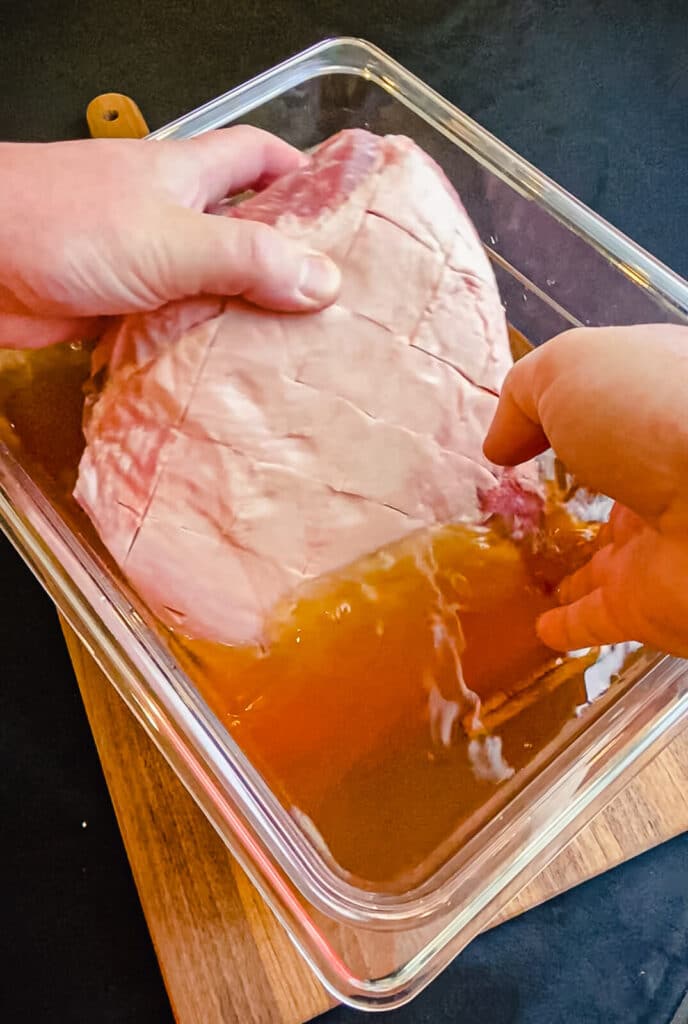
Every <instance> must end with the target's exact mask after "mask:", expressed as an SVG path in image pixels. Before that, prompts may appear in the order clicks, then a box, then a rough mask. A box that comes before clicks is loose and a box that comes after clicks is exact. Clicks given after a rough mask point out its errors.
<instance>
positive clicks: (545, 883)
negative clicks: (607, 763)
mask: <svg viewBox="0 0 688 1024" xmlns="http://www.w3.org/2000/svg"><path fill="white" fill-rule="evenodd" d="M87 120H88V124H89V129H90V131H91V134H92V135H94V136H111V137H112V136H114V137H119V138H124V137H132V136H134V137H139V138H140V137H142V136H143V135H145V134H147V131H148V129H147V126H146V122H145V120H144V118H143V117H142V115H141V112H140V110H139V109H138V107H137V106H136V104H134V103H133V102H132V101H131V100H130V99H129V98H128V97H126V96H120V95H118V94H113V93H110V94H107V95H105V96H99V97H97V98H96V99H95V100H93V102H92V103H91V104H90V106H89V108H88V111H87ZM62 628H63V631H64V634H65V638H66V641H67V646H68V648H69V653H70V656H71V659H72V664H73V665H74V670H75V673H76V677H77V680H78V683H79V687H80V689H81V695H82V697H83V701H84V705H85V707H86V713H87V715H88V718H89V722H90V725H91V729H92V731H93V735H94V738H95V742H96V746H97V749H98V753H99V756H100V760H101V763H102V766H103V771H104V773H105V778H106V780H107V784H108V788H109V790H110V795H111V797H112V802H113V804H114V808H115V813H116V815H117V820H118V822H119V826H120V830H121V832H122V838H123V840H124V845H125V847H126V850H127V854H128V857H129V861H130V864H131V868H132V872H133V875H134V879H135V881H136V885H137V888H138V892H139V896H140V899H141V903H142V906H143V910H144V913H145V915H146V920H147V922H148V927H149V929H150V933H151V937H152V939H153V943H154V946H155V949H156V952H157V955H158V959H159V961H160V966H161V969H162V973H163V977H164V979H165V984H166V986H167V991H168V994H169V996H170V1001H171V1003H172V1007H173V1010H174V1013H175V1016H176V1018H177V1020H178V1021H179V1024H301V1022H303V1021H306V1020H310V1019H311V1018H312V1017H314V1016H316V1015H317V1014H319V1013H321V1012H323V1011H324V1010H326V1009H327V1008H328V1007H329V1006H330V1005H331V1002H330V998H329V997H328V995H327V994H326V993H325V992H324V991H323V989H322V988H321V986H320V985H319V984H318V982H317V981H316V980H315V978H314V977H313V975H312V974H311V972H310V970H309V969H308V968H307V967H306V966H305V964H304V963H303V961H302V960H301V958H300V957H299V956H298V954H297V953H296V951H295V950H294V948H293V946H292V945H291V943H290V941H289V940H288V938H287V936H286V934H285V933H284V932H283V930H282V929H281V927H280V926H279V925H278V924H277V922H276V921H275V919H274V917H273V916H272V914H271V912H270V911H269V910H268V908H267V907H266V905H265V904H264V903H263V901H262V899H261V898H260V896H259V895H258V894H257V893H256V891H255V889H254V888H253V886H252V885H251V883H250V882H249V881H248V879H247V878H246V876H245V875H244V873H243V872H242V871H241V869H240V868H239V866H238V865H237V864H236V862H235V861H234V860H233V858H232V857H231V855H230V854H229V852H228V850H227V849H226V847H225V846H224V844H223V843H222V842H221V840H220V839H219V837H218V836H217V834H216V833H215V832H214V831H213V829H212V828H211V826H210V825H209V824H208V822H207V821H206V819H205V817H204V816H203V815H202V813H201V812H200V811H199V810H198V808H197V807H196V805H195V804H194V802H193V801H192V800H191V798H190V797H189V795H188V794H187V792H186V790H185V789H184V788H183V787H182V785H181V783H180V782H179V781H178V780H177V778H176V776H175V775H174V773H173V772H172V771H171V769H170V768H169V767H168V765H167V763H166V762H165V760H164V759H163V758H162V756H161V755H160V754H159V753H158V751H157V750H156V749H155V747H154V746H153V744H152V743H151V742H150V740H149V739H148V737H147V736H146V735H145V733H144V732H143V730H142V729H141V728H140V726H139V725H138V724H137V723H136V722H135V720H134V719H133V718H132V716H131V715H130V713H129V711H128V710H127V708H126V707H125V705H124V704H123V703H122V701H121V700H120V699H119V697H118V696H117V694H116V693H115V691H114V689H113V688H112V686H111V685H110V684H109V683H108V681H107V679H106V678H105V677H104V676H103V674H102V672H100V670H99V669H98V667H97V665H96V664H95V662H94V661H93V660H92V659H91V657H90V655H89V654H88V652H87V651H86V649H85V648H84V647H83V645H82V644H81V643H80V641H79V640H78V638H77V637H76V636H75V634H74V633H73V632H72V631H71V629H70V628H69V626H67V624H66V623H64V622H62ZM686 793H688V731H686V732H685V733H684V734H683V735H681V736H679V737H678V738H677V739H676V740H674V742H673V743H672V744H671V745H670V746H669V747H668V748H667V749H666V750H665V751H663V752H662V753H661V754H660V755H659V756H658V757H657V758H656V759H655V760H654V761H653V762H652V763H651V764H650V765H648V766H647V767H646V768H645V769H644V770H643V771H642V773H641V774H639V775H638V776H637V777H636V778H635V779H634V780H633V781H632V782H630V783H629V785H628V786H627V787H626V789H625V790H623V792H622V793H621V794H620V795H619V796H617V797H616V799H615V800H614V801H613V802H612V803H610V804H609V805H608V806H607V808H606V809H605V810H603V811H601V812H600V813H599V814H598V815H597V817H596V818H595V819H594V820H593V821H592V822H591V823H590V824H589V825H588V826H587V828H585V829H584V830H583V831H582V832H580V833H579V835H578V836H577V837H576V838H575V839H574V840H573V841H572V842H571V843H570V844H569V846H568V847H567V848H566V849H565V850H564V851H563V852H562V853H560V854H559V856H558V857H557V858H556V859H555V860H554V861H553V862H552V863H551V864H550V865H549V867H547V868H546V869H545V870H544V871H543V872H542V873H541V874H540V875H539V876H538V877H537V878H536V879H535V880H534V881H533V882H531V884H530V885H528V886H527V887H526V888H525V889H523V890H522V891H521V893H520V894H519V895H518V896H517V897H516V898H515V899H514V900H513V901H512V902H511V903H510V904H509V905H508V906H507V907H506V908H505V910H504V912H503V913H502V914H501V915H500V918H499V919H500V920H504V919H506V918H509V917H512V916H514V915H516V914H519V913H521V912H523V911H524V910H527V909H529V908H530V907H533V906H535V905H536V904H538V903H541V902H543V901H544V900H546V899H549V898H550V897H552V896H555V895H557V894H558V893H561V892H563V891H564V890H566V889H569V888H571V887H573V886H575V885H577V884H578V883H580V882H582V881H584V880H586V879H589V878H592V877H593V876H594V875H597V874H599V873H601V872H603V871H606V870H607V869H608V868H611V867H613V866H615V865H617V864H619V863H621V862H622V861H624V860H627V859H629V858H630V857H633V856H635V855H636V854H639V853H642V852H643V851H645V850H647V849H649V848H650V847H652V846H656V845H657V844H658V843H661V842H663V841H664V840H666V839H669V838H671V837H673V836H675V835H677V834H679V833H681V832H684V831H686V830H688V800H687V799H686Z"/></svg>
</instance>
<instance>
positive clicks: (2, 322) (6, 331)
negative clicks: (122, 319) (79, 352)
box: [0, 313, 102, 349]
mask: <svg viewBox="0 0 688 1024" xmlns="http://www.w3.org/2000/svg"><path fill="white" fill-rule="evenodd" d="M101 327H102V320H99V319H95V318H88V319H87V318H85V317H84V318H82V317H72V318H57V317H56V318H49V317H38V316H21V315H18V314H12V313H1V314H0V348H16V349H20V348H21V349H33V348H47V347H48V345H57V344H59V343H60V342H65V341H86V340H90V339H92V338H95V337H97V336H98V334H99V333H100V330H101Z"/></svg>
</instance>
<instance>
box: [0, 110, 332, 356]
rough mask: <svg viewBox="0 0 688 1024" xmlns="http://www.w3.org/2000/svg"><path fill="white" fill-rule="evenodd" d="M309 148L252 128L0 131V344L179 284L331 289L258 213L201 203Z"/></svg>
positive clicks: (300, 291) (234, 291) (291, 300)
mask: <svg viewBox="0 0 688 1024" xmlns="http://www.w3.org/2000/svg"><path fill="white" fill-rule="evenodd" d="M305 159H307V158H305V157H303V156H302V155H301V154H300V153H299V152H298V151H297V150H295V149H292V148H291V147H290V146H288V145H287V144H286V143H284V142H281V141H280V140H279V139H277V138H275V137H273V136H271V135H268V134H267V133H265V132H261V131H258V130H257V129H254V128H248V127H236V128H228V129H224V130H222V131H216V132H209V133H207V134H205V135H201V136H199V137H197V138H194V139H189V140H184V141H161V142H154V141H143V140H129V139H126V140H125V139H122V140H84V141H80V142H58V143H50V144H28V145H25V144H16V143H2V144H0V347H11V348H37V347H40V346H43V345H48V344H52V343H55V342H59V341H68V340H73V339H76V338H83V337H87V336H89V335H93V334H95V333H96V332H97V330H98V326H99V322H98V318H100V317H103V316H109V315H114V314H122V313H135V312H142V311H145V310H150V309H156V308H158V307H160V306H162V305H164V304H165V303H166V302H169V301H171V300H174V299H180V298H184V297H186V296H190V295H199V294H212V295H223V296H228V295H242V296H244V297H245V298H246V299H248V300H249V301H251V302H254V303H256V304H257V305H259V306H264V307H266V308H269V309H278V310H283V311H299V310H308V309H317V308H320V307H322V306H325V305H328V304H329V303H330V302H332V301H333V300H334V299H335V297H336V294H337V291H338V288H339V271H338V270H337V268H336V267H335V265H334V264H333V263H332V262H331V261H330V260H329V258H327V257H325V256H322V255H320V254H315V253H309V252H308V251H307V250H305V249H304V248H303V246H301V245H300V244H298V243H297V242H295V241H293V240H290V239H287V238H285V237H284V236H283V235H281V234H279V233H278V232H277V231H275V230H274V229H273V228H271V227H268V226H267V225H265V224H257V223H253V222H251V221H247V220H239V219H236V220H235V219H233V218H228V217H217V216H211V215H209V214H206V213H204V211H205V210H207V209H209V208H211V207H212V206H213V205H214V204H216V203H218V202H219V201H220V200H222V199H223V198H225V197H226V196H227V195H232V194H237V193H239V192H241V191H243V190H245V189H248V188H253V189H258V188H261V187H264V186H265V185H266V184H268V183H269V182H270V181H272V180H274V179H275V178H277V177H279V176H280V175H282V174H284V173H286V172H288V171H290V170H293V169H294V168H295V167H297V166H298V165H299V163H300V162H301V161H303V160H305Z"/></svg>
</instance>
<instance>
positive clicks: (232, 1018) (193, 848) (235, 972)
mask: <svg viewBox="0 0 688 1024" xmlns="http://www.w3.org/2000/svg"><path fill="white" fill-rule="evenodd" d="M62 628H63V631H64V634H65V638H66V640H67V647H68V648H69V653H70V656H71V659H72V664H73V665H74V670H75V672H76V677H77V680H78V682H79V687H80V689H81V695H82V697H83V701H84V705H85V707H86V713H87V715H88V719H89V722H90V725H91V729H92V731H93V736H94V738H95V742H96V747H97V749H98V754H99V756H100V760H101V764H102V766H103V771H104V773H105V778H106V781H107V784H108V788H109V790H110V796H111V797H112V802H113V804H114V808H115V813H116V815H117V820H118V822H119V827H120V830H121V833H122V838H123V840H124V845H125V847H126V850H127V854H128V857H129V862H130V864H131V868H132V872H133V875H134V879H135V882H136V886H137V889H138V892H139V896H140V899H141V904H142V906H143V911H144V914H145V916H146V920H147V922H148V927H149V930H150V933H151V937H152V939H153V944H154V946H155V949H156V953H157V955H158V960H159V961H160V966H161V969H162V973H163V977H164V979H165V984H166V986H167V991H168V994H169V997H170V1001H171V1003H172V1007H173V1009H174V1013H175V1016H176V1019H177V1020H178V1021H179V1024H301V1022H303V1021H307V1020H310V1019H311V1018H312V1017H314V1016H316V1015H317V1014H318V1013H321V1012H322V1011H323V1010H326V1009H327V1008H328V1006H329V1005H330V1000H329V997H328V996H327V994H326V993H325V992H324V991H323V989H322V988H321V987H320V985H319V984H318V982H317V981H316V980H315V978H314V977H313V975H312V974H311V972H310V970H309V969H308V968H307V967H306V966H305V964H304V963H303V961H302V960H301V958H300V957H299V955H298V954H297V953H296V951H295V949H294V947H293V946H292V945H291V943H290V941H289V939H288V938H287V936H286V934H285V933H284V932H283V930H282V928H281V926H280V925H279V924H278V923H277V921H276V920H275V919H274V917H273V916H272V913H271V912H270V911H269V910H268V908H267V907H266V905H265V904H264V902H263V901H262V899H261V897H260V896H259V895H258V893H257V892H256V891H255V889H254V888H253V886H252V885H251V883H250V882H249V881H248V879H247V878H246V876H245V875H244V873H243V872H242V870H241V869H240V868H239V866H238V865H237V864H236V862H235V861H234V859H233V858H232V856H231V855H230V853H229V852H228V850H227V848H226V847H225V846H224V844H223V843H222V841H221V840H220V838H219V837H218V835H217V833H216V832H215V831H214V830H213V829H212V828H211V826H210V825H209V824H208V822H207V820H206V818H205V817H204V815H203V814H202V813H201V811H200V810H199V809H198V808H197V807H196V804H195V803H194V802H193V800H192V799H191V797H190V796H189V795H188V794H187V792H186V790H185V789H184V788H183V787H182V785H181V783H180V782H179V781H178V780H177V778H176V776H175V775H174V773H173V772H172V770H171V769H170V768H169V767H168V765H167V762H166V761H165V760H164V759H163V758H162V756H161V755H160V754H159V753H158V751H157V750H156V749H155V747H154V746H153V744H152V743H151V741H150V740H149V739H148V737H147V736H146V735H145V733H144V732H143V730H142V729H141V727H140V726H139V725H138V723H137V722H135V720H134V719H133V717H132V716H131V714H130V713H129V711H128V709H127V708H126V707H125V705H124V703H123V702H122V701H121V700H120V698H119V697H118V696H117V694H116V693H115V690H114V689H113V688H112V686H111V685H110V683H109V682H108V681H107V679H106V678H105V677H104V676H103V674H102V672H101V671H100V670H99V669H98V667H97V665H96V664H95V662H94V661H93V660H92V659H91V657H90V655H89V654H88V652H87V651H86V649H85V648H84V647H83V645H82V644H81V643H80V641H79V640H78V638H77V637H76V636H75V634H74V633H73V632H72V631H71V629H70V628H69V626H67V625H66V624H65V623H64V622H63V623H62ZM687 793H688V730H686V732H684V733H682V734H681V735H680V736H679V737H678V738H677V739H675V740H674V741H673V743H672V744H671V745H670V746H669V747H667V748H666V749H665V750H664V751H663V752H662V753H661V754H660V755H659V756H658V757H656V758H655V760H654V761H653V762H652V763H651V764H649V765H648V766H647V767H646V768H645V769H644V770H643V771H642V772H641V773H640V774H639V775H637V776H636V778H635V779H634V780H633V781H631V782H630V783H629V784H628V786H627V787H626V788H625V789H624V790H623V791H622V792H621V793H620V794H619V795H618V796H617V797H616V799H615V800H613V801H612V803H610V804H609V805H608V806H607V807H606V809H605V810H603V811H601V812H600V813H599V814H598V815H597V817H596V818H594V819H593V820H592V822H591V823H590V824H589V825H588V826H587V827H586V828H585V829H584V830H583V831H582V832H580V833H579V834H578V836H577V837H576V838H575V839H574V840H573V841H572V842H571V843H570V844H569V846H568V847H567V848H566V849H565V850H564V851H562V853H560V854H559V856H558V857H557V858H556V859H555V860H554V861H552V863H551V864H550V865H549V867H547V868H545V870H544V871H543V872H542V873H541V874H540V875H539V876H538V877H537V878H536V879H535V880H534V881H533V882H531V883H530V885H528V886H527V887H526V888H525V889H523V890H522V891H521V892H520V894H519V895H518V896H517V897H516V898H515V899H514V900H512V902H511V903H510V904H509V905H508V906H507V907H506V908H505V910H504V912H503V913H502V914H501V915H500V916H499V920H505V919H507V918H509V917H513V916H515V915H516V914H520V913H522V912H523V911H524V910H528V909H530V908H531V907H534V906H535V905H536V904H538V903H542V902H543V901H544V900H547V899H549V898H550V897H552V896H556V895H557V894H558V893H561V892H564V891H565V890H566V889H570V888H572V887H573V886H575V885H577V884H578V883H580V882H583V881H585V880H586V879H588V878H592V877H593V876H594V875H597V874H600V873H601V872H603V871H606V870H607V869H608V868H611V867H614V866H615V865H616V864H619V863H621V862H622V861H624V860H628V859H629V858H630V857H634V856H635V855H636V854H639V853H642V852H643V851H645V850H648V849H650V847H653V846H656V845H657V844H658V843H661V842H663V841H664V840H666V839H669V838H671V837H673V836H675V835H678V834H679V833H680V832H684V831H686V830H688V799H686V794H687Z"/></svg>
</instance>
